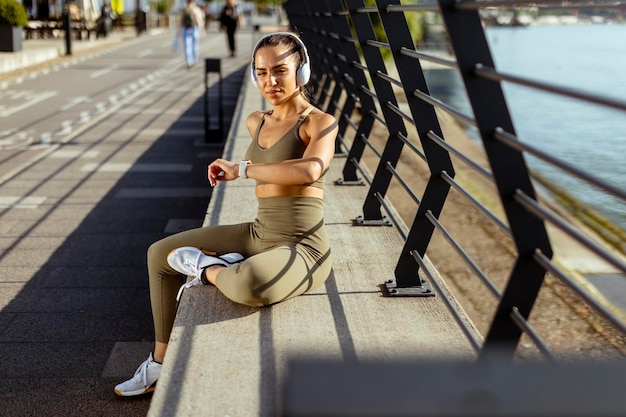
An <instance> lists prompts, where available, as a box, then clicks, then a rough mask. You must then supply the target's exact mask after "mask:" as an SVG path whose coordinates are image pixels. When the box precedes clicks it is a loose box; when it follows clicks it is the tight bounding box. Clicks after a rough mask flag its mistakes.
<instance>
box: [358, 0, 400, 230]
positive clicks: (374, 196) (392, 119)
mask: <svg viewBox="0 0 626 417" xmlns="http://www.w3.org/2000/svg"><path fill="white" fill-rule="evenodd" d="M346 6H347V8H348V11H349V13H350V17H351V19H352V23H353V25H354V30H355V32H356V35H357V38H358V39H359V44H360V45H361V48H362V50H363V56H364V58H365V62H366V65H367V69H368V71H369V74H370V77H371V79H372V84H373V85H374V89H375V90H376V96H377V99H378V102H379V104H380V108H381V112H382V113H383V117H384V119H385V123H386V125H387V130H388V131H389V137H388V139H387V144H386V146H385V149H384V150H383V154H382V157H381V159H380V162H379V164H378V167H377V169H376V173H375V174H374V178H373V180H372V184H371V186H370V190H369V192H368V195H367V197H366V200H365V204H364V205H363V216H362V217H359V218H357V219H355V224H356V225H379V224H386V225H390V223H389V222H388V221H386V218H385V217H383V215H382V212H381V210H380V208H381V203H380V200H379V198H384V197H385V195H386V193H387V190H388V188H389V183H390V181H391V173H390V172H389V171H388V170H387V164H390V165H391V166H392V167H395V166H396V164H397V162H398V159H399V158H400V153H401V152H402V148H403V146H404V143H403V142H402V141H401V140H400V139H399V138H398V136H397V134H398V133H399V134H402V135H404V136H406V128H405V126H404V121H403V120H402V117H401V116H400V115H398V114H397V113H395V112H394V111H392V110H391V109H390V107H389V105H393V106H396V107H397V106H398V102H397V100H396V96H395V94H394V91H393V89H392V88H391V85H390V84H389V83H388V82H387V81H384V80H382V79H381V78H380V77H379V76H378V73H379V72H380V73H382V74H387V69H386V67H385V62H384V61H383V57H382V55H381V53H380V50H379V49H378V47H377V46H375V45H373V44H371V43H370V42H371V41H372V40H375V39H376V35H375V33H374V29H373V27H372V22H371V20H370V17H369V16H368V15H367V14H366V13H359V12H358V11H357V9H358V8H362V7H364V3H363V0H346Z"/></svg>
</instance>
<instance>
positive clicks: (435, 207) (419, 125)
mask: <svg viewBox="0 0 626 417" xmlns="http://www.w3.org/2000/svg"><path fill="white" fill-rule="evenodd" d="M390 4H400V1H398V0H377V1H376V5H377V7H378V13H379V16H380V19H381V22H382V24H383V27H384V29H385V34H386V36H387V40H388V43H389V46H390V48H391V52H392V54H393V59H394V62H395V64H396V69H397V70H398V74H399V76H400V81H401V82H402V87H403V89H404V94H405V96H406V98H407V101H408V104H409V107H410V109H411V115H412V117H413V120H414V122H415V127H416V129H417V133H418V135H419V138H420V141H421V144H422V148H423V150H424V154H425V156H426V162H427V163H428V168H429V171H430V177H429V179H428V183H427V185H426V189H425V191H424V194H423V196H422V198H421V201H420V204H419V207H418V210H417V213H416V215H415V219H414V220H413V224H412V226H411V230H410V232H409V234H408V236H407V239H406V241H405V244H404V248H403V249H402V252H401V254H400V259H399V261H398V265H397V266H396V270H395V277H396V283H395V285H394V288H395V289H396V291H395V292H394V293H392V294H396V295H403V294H402V293H403V292H404V291H403V289H405V288H410V287H421V286H423V283H422V282H421V281H420V278H419V276H418V270H419V265H418V264H416V262H415V260H414V259H413V256H412V255H411V253H410V252H411V251H412V250H416V251H417V252H418V253H419V254H420V256H422V257H423V256H424V255H425V254H426V249H427V248H428V244H429V243H430V239H431V237H432V235H433V232H434V229H435V226H434V225H433V224H432V223H431V222H430V220H428V218H427V217H426V213H427V212H430V213H432V215H433V216H434V217H435V218H439V215H440V213H441V210H442V208H443V205H444V203H445V201H446V198H447V196H448V192H449V190H450V185H449V184H448V183H447V182H446V181H445V180H444V179H443V178H442V177H441V173H442V172H446V173H447V174H448V175H449V176H450V177H454V167H453V166H452V161H451V160H450V155H449V154H448V152H447V151H446V150H444V149H443V148H441V147H440V146H438V145H437V144H435V143H433V142H432V141H431V140H430V139H429V138H428V137H427V134H428V132H433V133H435V134H436V135H437V136H439V137H443V133H442V131H441V127H440V126H439V120H438V119H437V114H436V113H435V109H434V108H433V107H432V106H431V105H429V104H428V103H426V102H424V101H422V100H420V99H418V98H417V97H415V95H414V94H413V93H414V92H415V91H416V90H419V91H421V92H423V93H426V94H429V89H428V85H427V84H426V79H425V77H424V72H423V71H422V67H421V65H420V62H419V61H416V60H415V59H411V58H409V57H407V56H404V55H403V54H402V52H401V50H402V48H407V49H409V50H413V49H415V45H414V43H413V38H412V37H411V32H410V30H409V26H408V24H407V22H406V18H405V16H404V14H400V13H387V11H386V7H387V6H388V5H390ZM388 287H389V285H388ZM413 292H414V291H412V290H411V293H413ZM427 294H428V293H427ZM417 295H420V294H417Z"/></svg>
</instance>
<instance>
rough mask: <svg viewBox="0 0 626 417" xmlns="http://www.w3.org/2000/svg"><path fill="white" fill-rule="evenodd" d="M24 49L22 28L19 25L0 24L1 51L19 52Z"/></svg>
mask: <svg viewBox="0 0 626 417" xmlns="http://www.w3.org/2000/svg"><path fill="white" fill-rule="evenodd" d="M21 50H22V28H21V27H19V26H9V25H0V52H18V51H21Z"/></svg>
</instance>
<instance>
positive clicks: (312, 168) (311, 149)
mask: <svg viewBox="0 0 626 417" xmlns="http://www.w3.org/2000/svg"><path fill="white" fill-rule="evenodd" d="M302 129H303V130H304V131H305V134H304V135H302V136H303V139H304V140H308V145H307V148H306V150H305V151H304V155H302V158H298V159H291V160H287V161H280V162H269V163H260V164H251V165H248V168H247V170H246V174H247V176H248V178H252V179H255V180H259V181H262V182H265V183H269V184H280V185H298V184H307V183H311V182H315V181H317V180H318V179H319V178H320V177H321V176H322V174H323V173H324V171H325V170H326V169H327V168H328V166H329V165H330V162H331V161H332V159H333V156H334V153H335V138H336V136H337V131H338V129H339V127H338V125H337V121H336V120H335V118H334V117H333V116H331V115H330V114H327V113H322V112H316V113H313V114H311V115H309V117H308V119H307V121H306V122H305V123H303V125H302ZM302 129H301V130H302Z"/></svg>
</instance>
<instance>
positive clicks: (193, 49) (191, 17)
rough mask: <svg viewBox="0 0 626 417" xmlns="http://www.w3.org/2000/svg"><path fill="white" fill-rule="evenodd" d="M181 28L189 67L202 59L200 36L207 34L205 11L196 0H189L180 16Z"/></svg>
mask: <svg viewBox="0 0 626 417" xmlns="http://www.w3.org/2000/svg"><path fill="white" fill-rule="evenodd" d="M180 28H181V29H180V30H181V36H182V38H183V50H184V52H185V62H186V63H187V68H191V67H192V66H194V65H195V64H197V63H198V60H199V59H200V37H204V35H205V34H206V32H205V28H204V12H203V11H202V10H201V9H200V8H199V7H198V6H196V3H195V1H194V0H187V6H186V7H185V8H184V9H183V11H182V13H181V18H180Z"/></svg>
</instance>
